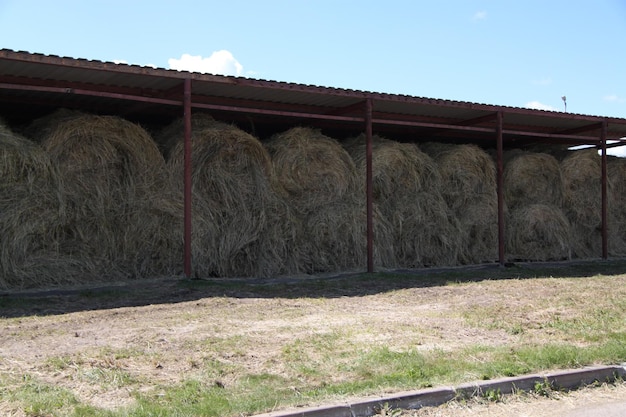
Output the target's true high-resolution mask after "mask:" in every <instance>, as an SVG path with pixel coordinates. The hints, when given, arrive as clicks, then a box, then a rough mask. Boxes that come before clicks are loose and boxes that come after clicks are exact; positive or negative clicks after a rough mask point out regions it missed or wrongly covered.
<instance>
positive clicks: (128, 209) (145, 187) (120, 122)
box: [42, 115, 180, 280]
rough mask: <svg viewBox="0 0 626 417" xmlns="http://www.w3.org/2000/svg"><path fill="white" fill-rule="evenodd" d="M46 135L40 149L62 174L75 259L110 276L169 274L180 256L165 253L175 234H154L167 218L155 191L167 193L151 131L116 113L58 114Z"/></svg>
mask: <svg viewBox="0 0 626 417" xmlns="http://www.w3.org/2000/svg"><path fill="white" fill-rule="evenodd" d="M46 132H47V135H46V136H45V137H43V138H42V146H43V147H44V149H46V150H47V152H48V154H49V155H50V157H51V159H52V160H53V162H54V163H55V164H56V165H57V167H58V169H59V171H60V174H61V179H62V183H63V192H64V193H65V198H66V206H67V210H68V211H69V212H70V214H69V215H68V216H69V217H70V219H71V221H70V223H69V225H68V230H67V236H66V238H67V239H69V240H73V241H76V242H78V245H77V246H79V247H80V248H81V249H80V252H79V254H80V256H79V257H80V259H84V260H85V261H86V260H87V259H91V260H93V262H95V263H96V264H97V265H98V268H96V269H97V270H98V271H100V272H99V273H101V274H103V276H104V277H109V278H123V279H126V278H135V277H141V276H147V275H155V274H157V275H160V274H170V273H172V269H173V268H174V265H176V264H180V258H179V259H176V260H174V259H173V258H172V256H175V255H176V253H175V252H172V254H171V255H166V253H167V250H168V248H171V247H173V246H174V245H176V244H178V243H179V242H180V237H179V235H178V233H176V234H174V231H173V230H170V231H169V232H168V235H169V237H168V238H167V239H166V240H167V241H168V242H167V243H164V240H163V239H160V238H157V236H162V235H163V228H164V227H169V225H170V224H171V223H172V222H173V220H172V214H171V213H170V212H168V210H167V209H166V210H162V209H161V207H159V205H160V204H163V203H164V197H163V198H159V197H158V196H159V195H162V196H167V195H168V192H167V190H166V189H165V178H166V177H165V160H164V159H163V156H162V155H161V153H160V152H159V150H158V147H157V146H156V143H155V142H154V141H153V140H152V138H151V136H150V135H149V134H148V133H147V132H146V131H145V130H144V129H143V128H141V127H140V126H138V125H136V124H134V123H131V122H129V121H127V120H124V119H122V118H119V117H113V116H95V115H78V116H76V117H66V118H62V119H61V120H60V121H59V122H58V123H57V124H56V125H55V126H50V127H49V128H47V130H46ZM161 214H163V216H161ZM175 217H176V216H175ZM166 224H167V226H164V225H166ZM162 244H164V245H165V247H161V245H162ZM163 257H165V258H163ZM147 265H151V266H150V267H148V266H147ZM85 279H98V280H99V279H102V278H100V277H98V276H95V277H92V278H89V277H85Z"/></svg>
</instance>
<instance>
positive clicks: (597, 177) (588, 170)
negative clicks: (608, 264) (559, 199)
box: [561, 149, 602, 258]
mask: <svg viewBox="0 0 626 417" xmlns="http://www.w3.org/2000/svg"><path fill="white" fill-rule="evenodd" d="M561 171H562V173H563V182H564V186H565V192H564V203H563V207H564V209H565V214H566V216H567V218H568V219H569V222H570V224H571V225H572V230H573V233H574V237H573V250H572V256H573V257H576V258H594V257H599V256H600V255H601V254H602V234H601V230H602V183H601V181H602V160H601V158H600V156H599V155H598V151H597V150H595V149H585V150H579V151H573V152H571V153H570V154H569V155H568V156H567V157H565V159H563V161H561Z"/></svg>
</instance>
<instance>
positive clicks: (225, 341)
mask: <svg viewBox="0 0 626 417" xmlns="http://www.w3.org/2000/svg"><path fill="white" fill-rule="evenodd" d="M624 271H626V261H618V260H613V261H588V262H580V263H573V262H572V263H560V264H545V263H533V264H517V265H513V266H511V267H508V268H500V267H499V266H497V265H494V264H489V265H484V266H480V267H474V268H465V269H459V268H448V269H422V270H417V271H400V272H398V271H396V272H377V273H375V274H370V275H368V274H360V273H355V274H344V275H338V276H315V277H313V276H301V277H293V278H284V279H277V280H263V281H256V280H252V279H245V280H244V279H241V280H238V279H213V280H180V279H174V278H169V279H161V280H145V281H134V282H132V283H110V284H109V285H107V286H105V287H80V288H65V289H57V290H50V291H32V292H6V293H2V294H0V316H1V318H0V334H2V338H0V414H1V415H4V416H110V417H114V416H137V417H139V416H192V415H203V416H239V415H250V414H256V413H263V412H267V411H271V410H281V409H286V408H291V407H300V406H311V405H316V404H326V403H329V402H336V401H341V400H345V399H349V398H353V397H362V396H367V395H381V394H384V393H391V392H394V391H401V390H411V389H419V388H423V387H431V386H439V385H444V384H445V385H450V384H458V383H462V382H468V381H473V380H479V379H488V378H495V377H499V376H512V375H521V374H525V373H532V372H537V371H541V370H550V369H561V368H576V367H580V366H585V365H589V364H615V363H623V362H625V361H626V274H623V272H624ZM611 390H612V391H611ZM603 392H616V393H617V394H615V395H618V396H619V395H623V394H624V390H621V391H618V390H617V388H606V387H605V388H604V391H603ZM556 395H564V394H560V393H554V396H556ZM607 395H608V394H607ZM568 398H569V397H568ZM496 400H499V399H496ZM524 401H529V400H528V399H525V400H524ZM537 401H538V400H537ZM511 404H512V405H514V402H511ZM475 406H476V407H483V406H484V405H483V404H481V403H477V404H475ZM498 406H502V405H501V404H499V405H498ZM454 407H466V405H464V404H460V405H459V404H457V405H456V406H452V405H451V406H449V407H448V411H450V412H452V414H449V415H459V414H454V413H458V412H460V411H459V409H458V408H457V409H455V408H454ZM522 407H523V406H522ZM423 412H424V413H426V412H428V413H430V414H423V415H442V416H443V415H447V414H444V412H446V410H445V409H435V410H423ZM435 412H437V413H439V414H435ZM415 415H422V414H415ZM468 415H470V414H468ZM489 415H497V414H489Z"/></svg>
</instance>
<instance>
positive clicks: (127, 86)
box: [0, 49, 626, 143]
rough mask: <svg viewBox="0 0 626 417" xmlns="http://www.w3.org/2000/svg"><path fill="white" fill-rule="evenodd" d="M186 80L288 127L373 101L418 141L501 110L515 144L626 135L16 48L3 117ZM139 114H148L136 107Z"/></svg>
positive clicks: (5, 57) (522, 113) (431, 102)
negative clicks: (21, 108)
mask: <svg viewBox="0 0 626 417" xmlns="http://www.w3.org/2000/svg"><path fill="white" fill-rule="evenodd" d="M185 79H191V80H192V89H193V90H192V92H193V101H194V103H195V104H197V105H198V106H204V107H205V108H207V109H209V110H214V111H222V112H231V113H237V112H239V113H249V114H251V115H257V116H256V117H258V118H264V119H263V120H269V121H270V122H268V123H276V124H281V123H282V124H283V125H285V124H287V123H289V122H290V120H292V119H293V118H294V117H300V118H301V119H314V120H318V121H320V120H327V121H329V122H331V123H335V125H336V126H335V127H340V124H341V123H342V122H348V121H350V120H352V121H353V122H358V120H359V119H360V118H363V117H364V107H363V106H362V105H361V104H362V103H364V101H365V100H372V102H373V109H374V114H373V118H374V124H375V132H377V131H380V132H382V133H385V132H388V131H389V132H391V131H392V130H394V129H395V130H396V131H397V130H398V129H399V127H403V129H404V131H405V132H406V129H413V130H412V134H413V136H414V137H415V138H419V137H420V136H423V135H432V134H441V132H449V131H451V130H452V131H454V132H455V133H454V135H455V136H457V137H466V138H467V139H468V140H470V141H471V140H476V139H477V138H478V137H479V136H480V137H483V138H484V137H485V135H486V134H488V131H490V130H493V129H495V115H496V114H497V113H498V112H501V113H502V114H503V120H504V133H505V137H506V138H508V139H511V138H517V139H524V138H533V140H544V141H545V140H560V141H564V142H567V141H571V142H572V143H577V140H578V139H580V141H585V140H589V139H597V138H599V134H600V133H599V132H600V126H601V123H603V122H606V123H608V136H607V138H608V139H617V138H621V137H626V119H622V118H609V117H600V116H591V115H581V114H572V113H564V112H556V111H545V110H533V109H526V108H518V107H508V106H496V105H489V104H481V103H472V102H463V101H453V100H442V99H434V98H426V97H416V96H408V95H399V94H386V93H377V92H370V91H359V90H349V89H341V88H332V87H322V86H315V85H305V84H296V83H286V82H279V81H268V80H259V79H252V78H243V77H233V76H223V75H213V74H201V73H191V72H186V71H177V70H170V69H165V68H153V67H144V66H138V65H128V64H117V63H113V62H104V61H94V60H86V59H76V58H68V57H60V56H55V55H43V54H36V53H29V52H23V51H13V50H10V49H0V91H2V94H1V95H0V112H1V111H3V110H4V111H8V109H9V108H10V105H11V104H12V103H31V104H37V105H50V106H52V105H68V104H70V105H72V104H73V105H75V106H79V107H80V106H83V105H84V106H86V107H91V106H99V107H101V108H110V109H111V111H115V110H116V109H119V106H120V105H121V104H120V100H122V101H130V102H133V101H141V100H143V101H144V102H149V103H151V105H152V106H153V107H154V106H167V105H170V106H171V105H174V106H176V105H178V104H180V102H181V100H182V95H183V90H182V84H183V81H184V80H185ZM134 111H137V112H141V111H142V109H138V108H137V107H135V108H134ZM0 114H1V113H0ZM270 116H271V117H270ZM341 117H344V118H345V119H342V118H341ZM350 118H351V119H350ZM259 120H260V119H259Z"/></svg>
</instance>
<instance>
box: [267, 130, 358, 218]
mask: <svg viewBox="0 0 626 417" xmlns="http://www.w3.org/2000/svg"><path fill="white" fill-rule="evenodd" d="M265 147H266V149H267V150H268V152H269V153H270V155H271V157H272V163H273V165H274V169H275V171H276V175H277V179H278V180H279V181H280V183H281V185H282V186H283V188H284V189H285V190H286V191H287V193H288V194H289V198H290V200H291V201H292V204H294V205H296V206H298V208H300V209H303V210H312V209H315V208H316V207H319V206H324V205H326V204H330V203H333V202H337V201H341V200H342V199H344V198H346V197H347V198H353V196H354V193H355V191H356V190H357V189H358V185H357V181H358V179H357V173H356V168H355V166H354V162H353V161H352V159H351V158H350V155H348V153H347V152H346V151H345V150H344V149H343V148H342V146H341V145H340V144H339V142H338V141H336V140H335V139H332V138H330V137H328V136H326V135H324V134H323V133H321V132H320V131H319V130H315V129H310V128H306V127H295V128H292V129H289V130H287V131H285V132H282V133H279V134H276V135H273V136H272V137H271V138H270V139H269V140H268V141H267V142H265Z"/></svg>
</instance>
